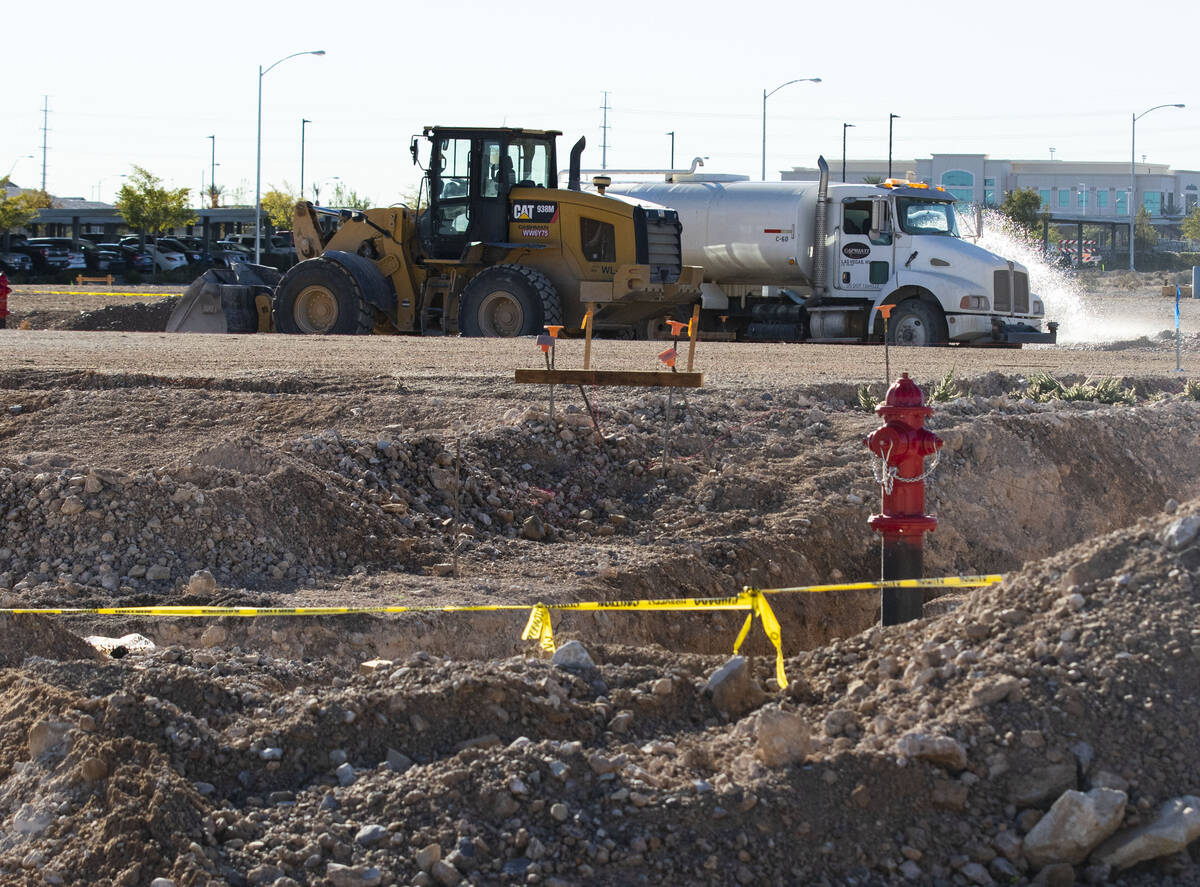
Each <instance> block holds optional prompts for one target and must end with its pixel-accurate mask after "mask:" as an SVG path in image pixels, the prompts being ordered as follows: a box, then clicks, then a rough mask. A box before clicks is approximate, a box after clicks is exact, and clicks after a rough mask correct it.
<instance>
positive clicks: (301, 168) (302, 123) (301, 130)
mask: <svg viewBox="0 0 1200 887" xmlns="http://www.w3.org/2000/svg"><path fill="white" fill-rule="evenodd" d="M310 123H312V121H311V120H306V119H304V118H303V117H301V118H300V199H301V200H303V199H304V127H306V126H308V124H310Z"/></svg>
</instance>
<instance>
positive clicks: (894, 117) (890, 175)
mask: <svg viewBox="0 0 1200 887" xmlns="http://www.w3.org/2000/svg"><path fill="white" fill-rule="evenodd" d="M899 116H900V115H899V114H888V174H887V177H888V178H889V179H890V178H891V177H892V121H893V120H895V119H896V118H898V117H899Z"/></svg>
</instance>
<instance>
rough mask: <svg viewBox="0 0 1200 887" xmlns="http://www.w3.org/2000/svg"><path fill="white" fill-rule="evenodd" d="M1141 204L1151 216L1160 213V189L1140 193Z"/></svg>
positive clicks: (1159, 214)
mask: <svg viewBox="0 0 1200 887" xmlns="http://www.w3.org/2000/svg"><path fill="white" fill-rule="evenodd" d="M1142 206H1143V207H1145V209H1146V212H1148V213H1150V215H1151V216H1161V215H1162V191H1147V192H1146V193H1145V194H1143V195H1142Z"/></svg>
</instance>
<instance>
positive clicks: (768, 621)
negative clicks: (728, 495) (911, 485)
mask: <svg viewBox="0 0 1200 887" xmlns="http://www.w3.org/2000/svg"><path fill="white" fill-rule="evenodd" d="M1003 580H1004V576H1003V574H1000V573H989V574H986V575H980V576H946V577H942V578H938V579H894V580H889V581H886V582H842V583H839V584H837V585H798V586H794V587H791V588H750V587H746V588H744V589H742V591H741V593H740V594H737V595H734V596H732V597H720V598H691V597H689V598H646V599H642V600H632V601H583V602H580V603H568V604H542V603H539V604H535V605H534V606H533V608H532V609H531V610H530V613H529V619H528V620H527V621H526V623H525V629H524V631H523V632H522V633H521V639H522V640H531V641H536V642H537V644H538V646H539V647H541V649H542V650H544V651H545V652H547V653H553V652H554V651H555V650H556V649H557V645H556V643H555V640H554V627H553V624H552V620H551V618H550V611H551V610H574V611H577V612H596V611H600V610H649V611H676V612H678V611H681V610H682V611H686V610H748V611H749V612H748V613H747V614H746V621H745V622H743V623H742V629H741V631H740V632H738V636H737V640H736V641H734V644H733V652H734V653H737V652H738V650H740V649H741V647H742V644H743V643H744V642H745V640H746V637H747V636H748V635H749V633H750V627H751V625H752V624H753V622H754V617H756V616H757V617H758V619H759V621H760V622H761V623H762V627H763V632H764V633H765V634H766V636H767V639H768V640H770V641H771V644H772V646H774V647H775V679H776V681H778V683H779V686H780V688H783V687H786V686H787V685H788V680H787V675H786V674H785V673H784V668H783V632H782V629H781V628H780V625H779V620H778V619H777V618H776V616H775V613H774V611H773V610H772V609H771V606H770V604H768V603H767V598H766V595H768V594H784V593H791V592H826V591H868V590H871V589H878V588H939V587H950V588H978V587H981V586H986V585H995V584H996V583H998V582H1001V581H1003ZM526 609H529V605H528V604H467V605H460V604H448V605H445V606H440V607H435V606H416V607H402V606H394V607H192V606H160V607H60V608H51V607H40V608H35V607H29V608H20V607H13V608H0V615H12V616H86V615H91V616H207V617H219V616H234V617H255V616H349V615H380V614H387V613H472V612H475V613H487V612H500V611H504V610H526Z"/></svg>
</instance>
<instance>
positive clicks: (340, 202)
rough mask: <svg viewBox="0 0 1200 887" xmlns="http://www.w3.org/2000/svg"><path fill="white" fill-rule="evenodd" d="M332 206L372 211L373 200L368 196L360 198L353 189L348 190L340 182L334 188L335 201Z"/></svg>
mask: <svg viewBox="0 0 1200 887" xmlns="http://www.w3.org/2000/svg"><path fill="white" fill-rule="evenodd" d="M330 205H331V206H336V207H337V208H338V209H370V208H371V198H370V197H367V196H366V195H363V196H362V197H359V196H358V193H357V192H356V191H355V190H354V189H353V188H350V189H346V188H344V187H343V186H342V183H341V182H338V183H337V184H335V185H334V186H333V200H332V201H331V203H330Z"/></svg>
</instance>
